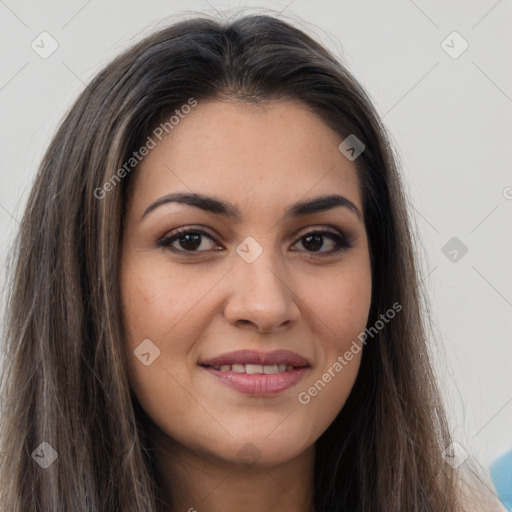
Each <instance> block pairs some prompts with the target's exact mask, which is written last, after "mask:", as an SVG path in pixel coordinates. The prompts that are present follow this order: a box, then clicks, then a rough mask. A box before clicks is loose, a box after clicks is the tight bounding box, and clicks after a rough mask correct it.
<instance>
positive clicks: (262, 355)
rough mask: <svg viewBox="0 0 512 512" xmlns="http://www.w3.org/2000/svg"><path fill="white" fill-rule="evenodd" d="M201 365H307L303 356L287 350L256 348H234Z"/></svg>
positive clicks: (307, 362)
mask: <svg viewBox="0 0 512 512" xmlns="http://www.w3.org/2000/svg"><path fill="white" fill-rule="evenodd" d="M199 364H200V365H201V366H222V365H228V364H229V365H232V364H261V365H274V364H286V365H291V366H295V367H303V366H309V361H308V360H307V359H305V358H304V357H302V356H300V355H299V354H296V353H295V352H290V351H289V350H274V351H272V352H259V351H257V350H236V351H234V352H227V353H226V354H222V355H220V356H218V357H214V358H213V359H208V360H207V361H203V362H201V363H199Z"/></svg>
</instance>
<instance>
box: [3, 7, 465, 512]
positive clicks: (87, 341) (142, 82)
mask: <svg viewBox="0 0 512 512" xmlns="http://www.w3.org/2000/svg"><path fill="white" fill-rule="evenodd" d="M190 98H194V99H195V100H196V101H198V102H200V101H202V100H215V99H236V100H242V101H247V102H255V103H257V102H261V101H267V100H279V99H294V100H300V101H301V102H303V103H304V104H306V105H307V106H309V108H311V109H312V111H314V112H315V113H317V114H318V115H319V116H320V117H321V118H322V119H323V120H324V122H325V123H326V124H328V125H329V126H330V127H331V128H332V129H334V130H335V131H336V132H337V133H339V135H340V136H341V137H343V138H345V137H347V136H348V135H350V134H353V135H356V136H357V138H358V139H360V140H361V141H362V142H363V143H364V145H365V148H366V149H365V151H364V152H363V153H362V154H361V155H360V156H359V158H357V160H355V164H356V167H357V172H358V176H359V180H360V184H361V190H362V194H363V206H364V218H365V223H366V230H367V234H368V240H369V244H370V256H371V266H372V279H373V282H372V286H373V292H372V304H371V309H370V314H369V319H368V325H369V326H372V325H374V324H375V323H376V322H377V321H378V320H379V318H380V315H382V314H383V313H385V312H386V311H387V310H388V309H389V308H390V307H391V305H392V304H394V303H399V304H401V305H402V306H403V309H402V311H401V312H400V313H399V314H397V315H396V317H395V318H394V319H393V320H392V321H390V322H389V323H388V324H387V325H386V326H385V328H384V329H381V330H379V332H378V334H377V335H375V337H374V338H372V340H371V341H370V342H369V343H367V345H366V346H365V349H364V351H363V357H362V361H361V367H360V371H359V374H358V377H357V379H356V383H355V385H354V387H353V390H352V392H351V394H350V396H349V398H348V401H347V402H346V404H345V405H344V407H343V408H342V410H341V411H340V413H339V414H338V416H337V418H336V419H335V421H334V422H333V423H332V424H331V425H330V427H329V428H328V429H327V430H326V431H325V432H324V434H323V435H322V436H321V437H320V439H319V440H318V441H317V443H316V462H315V472H314V493H315V495H314V496H315V507H316V512H327V511H333V510H336V511H348V510H350V511H360V512H363V511H364V512H369V511H371V512H376V511H382V512H404V511H408V512H413V511H418V512H419V511H432V512H439V511H442V510H444V511H448V512H450V511H455V510H457V505H456V488H455V481H456V480H455V474H454V471H453V470H452V468H451V467H450V465H448V464H446V463H445V462H444V460H443V457H442V455H441V453H442V451H443V449H444V448H445V447H446V446H447V445H448V444H449V443H450V435H449V431H448V427H447V422H446V419H445V412H444V410H443V406H442V404H441V400H440V397H439V391H438V389H437V386H436V381H435V378H434V375H433V372H432V369H431V365H430V363H429V350H428V345H427V337H428V336H427V333H428V329H427V328H426V321H425V316H426V315H425V312H424V304H425V301H426V296H425V292H424V290H423V288H422V284H421V279H420V274H421V271H420V268H419V265H418V256H417V254H416V251H417V244H416V242H415V237H416V235H415V231H414V230H413V229H412V222H411V218H410V217H409V213H408V212H409V205H408V200H407V195H406V192H405V190H404V186H403V184H402V180H401V178H400V175H399V169H398V165H397V160H396V158H395V155H394V152H393V151H392V146H391V143H390V139H389V136H388V135H387V134H386V130H385V128H384V126H383V125H382V124H381V121H380V120H379V118H378V115H377V113H376V111H375V109H374V107H373V106H372V103H371V101H370V99H369V97H368V95H367V94H366V92H365V91H364V90H363V88H362V87H361V86H360V85H359V84H358V82H357V81H356V80H355V79H354V78H353V77H352V75H351V74H350V73H349V71H348V70H347V69H346V68H345V67H344V66H343V65H342V63H340V61H339V60H338V59H337V58H335V57H334V55H332V54H331V53H330V52H329V51H328V50H326V49H325V48H324V47H322V46H321V45H320V44H319V43H317V42H315V41H314V40H313V39H311V38H310V37H309V36H308V35H306V34H305V33H304V32H303V31H302V30H299V29H298V28H295V27H294V26H292V24H291V23H289V22H284V21H282V20H280V19H277V18H276V17H273V16H268V15H250V16H244V17H240V18H238V19H234V20H231V21H229V22H227V21H226V22H220V21H218V20H215V19H211V18H209V17H207V16H201V17H196V18H191V19H188V20H181V21H179V22H176V23H174V24H173V25H171V26H169V27H166V28H164V29H160V30H159V31H158V32H156V33H154V34H152V35H150V36H149V37H146V38H145V39H143V40H142V41H141V42H139V43H137V44H136V45H134V46H133V47H132V48H130V49H129V50H127V51H125V52H124V53H123V54H122V55H120V56H119V57H117V58H116V59H115V60H114V61H113V62H112V63H110V64H109V65H108V66H107V67H106V68H105V69H103V70H102V71H101V72H100V73H99V74H98V75H97V76H96V77H95V78H94V79H93V80H92V82H91V83H90V84H89V85H88V86H87V87H86V89H85V90H84V91H83V92H82V93H81V95H80V96H79V98H78V99H77V100H76V102H75V103H74V105H73V106H72V108H71V109H70V110H69V112H68V114H67V115H66V117H65V119H64V120H63V122H62V124H61V125H60V127H59V129H58V131H57V133H56V134H55V136H54V138H53V140H52V142H51V144H50V146H49V148H48V150H47V152H46V155H45V156H44V159H43V161H42V164H41V166H40V169H39V172H38V174H37V176H36V178H35V182H34V185H33V188H32V191H31V194H30V197H29V199H28V203H27V207H26V210H25V212H24V216H23V219H22V221H21V227H20V230H19V235H18V238H17V240H16V245H15V246H14V249H13V251H14V252H13V258H14V266H13V268H12V270H10V275H11V276H12V277H11V282H10V289H11V292H10V294H9V297H8V301H7V308H6V320H7V323H6V329H5V336H4V346H3V356H4V368H3V373H2V395H1V396H2V404H1V405H2V410H1V413H2V423H1V431H0V443H1V444H0V447H1V451H2V454H1V466H0V470H1V474H0V477H1V481H0V502H1V503H2V504H3V507H4V508H5V509H6V510H9V511H10V512H22V511H23V512H26V511H28V510H45V511H46V510H52V511H59V512H60V511H64V510H72V511H73V512H80V511H83V512H85V511H87V512H100V511H102V512H103V511H105V510H108V511H123V512H129V511H137V512H141V511H157V510H162V508H161V507H162V504H161V503H160V502H159V500H158V496H159V489H158V482H159V480H158V475H157V474H156V472H155V468H154V465H153V459H152V457H151V453H150V451H149V450H148V449H147V448H148V442H147V441H148V439H147V432H146V420H147V418H145V415H144V411H142V410H141V407H140V406H139V404H138V402H137V399H136V398H135V396H134V394H133V393H132V391H131V390H130V386H129V382H128V379H127V373H126V371H125V368H126V361H125V359H124V356H123V339H124V328H123V315H122V311H121V300H120V291H119V289H120V286H119V284H120V283H119V261H120V242H121V233H122V226H123V212H124V207H125V204H126V193H127V187H128V184H129V182H130V179H131V176H133V174H134V172H136V168H133V169H132V168H131V167H126V162H127V161H129V159H130V157H131V156H132V155H133V152H134V151H137V149H138V148H140V147H141V146H142V145H143V144H144V142H145V141H146V140H147V137H148V135H149V134H151V133H152V130H153V129H154V127H155V126H157V124H158V123H159V122H160V121H161V119H162V118H163V117H164V116H166V115H171V114H172V112H174V111H175V110H176V109H179V108H180V107H181V106H182V105H184V104H186V103H187V102H188V101H189V99H190ZM123 166H124V169H125V172H124V173H120V172H119V170H120V169H121V168H123ZM115 176H117V178H115ZM107 182H109V183H110V186H105V184H106V183H107ZM41 443H48V445H50V447H52V448H53V449H54V450H55V451H56V453H57V454H58V458H57V459H56V460H55V462H53V464H51V465H49V467H47V468H45V469H44V468H42V467H41V466H40V465H39V464H37V463H36V459H37V456H39V457H43V456H44V457H48V456H49V454H51V453H52V452H51V450H50V448H49V447H48V446H47V445H43V446H42V447H41V446H40V445H41ZM37 450H39V452H37ZM46 460H48V459H46Z"/></svg>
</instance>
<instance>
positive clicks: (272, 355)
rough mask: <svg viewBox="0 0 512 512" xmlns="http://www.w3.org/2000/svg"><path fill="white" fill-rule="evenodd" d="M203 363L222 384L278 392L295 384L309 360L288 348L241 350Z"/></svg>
mask: <svg viewBox="0 0 512 512" xmlns="http://www.w3.org/2000/svg"><path fill="white" fill-rule="evenodd" d="M199 364H200V366H202V367H204V368H205V369H206V370H207V371H208V373H210V374H211V375H212V376H213V377H215V378H216V379H217V381H219V382H221V383H222V384H225V385H227V386H228V387H231V388H232V389H235V390H236V391H238V392H241V393H245V394H249V395H257V396H264V395H275V394H277V393H280V392H282V391H285V390H287V389H288V388H291V387H292V386H294V385H296V384H297V383H298V382H299V381H300V380H301V379H302V378H303V377H304V374H305V373H306V372H307V371H308V369H309V368H310V364H309V361H308V360H307V359H305V358H303V357H302V356H299V355H298V354H296V353H295V352H290V351H289V350H275V351H273V352H258V351H254V350H239V351H236V352H229V353H227V354H223V355H221V356H218V357H215V358H213V359H208V360H207V361H204V362H202V363H199Z"/></svg>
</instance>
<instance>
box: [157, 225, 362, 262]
mask: <svg viewBox="0 0 512 512" xmlns="http://www.w3.org/2000/svg"><path fill="white" fill-rule="evenodd" d="M190 234H194V235H197V234H200V235H204V236H206V237H207V238H209V239H210V240H212V241H213V242H215V240H214V239H213V238H212V237H211V236H210V235H209V234H208V233H206V232H205V231H203V230H202V229H192V228H178V229H176V230H174V231H172V232H171V233H169V235H167V236H164V237H162V238H160V239H159V240H158V241H157V245H158V246H159V247H162V248H164V249H168V250H170V251H172V252H174V253H179V254H183V253H189V254H191V255H192V254H196V253H201V252H206V251H198V250H192V251H187V250H185V249H176V248H172V247H171V245H172V244H173V243H174V242H175V241H177V240H178V239H179V238H180V237H183V236H185V235H190ZM312 235H320V236H326V237H328V238H330V239H331V240H333V241H334V242H335V243H336V247H335V248H334V249H332V250H330V251H327V252H325V251H305V252H308V253H310V254H313V255H316V254H318V255H320V256H321V257H324V256H329V255H332V254H335V253H338V252H341V251H346V250H348V249H351V248H352V247H353V243H352V240H351V239H350V238H349V237H347V236H346V235H338V234H336V233H333V232H331V231H326V230H316V231H315V230H313V231H309V232H307V233H305V234H304V235H302V236H301V237H300V238H299V239H298V240H297V242H299V241H301V240H303V239H305V238H307V237H308V236H312ZM297 242H296V243H297ZM294 245H295V244H294ZM299 252H300V251H299Z"/></svg>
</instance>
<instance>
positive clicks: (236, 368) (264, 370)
mask: <svg viewBox="0 0 512 512" xmlns="http://www.w3.org/2000/svg"><path fill="white" fill-rule="evenodd" d="M214 368H215V369H216V370H220V371H221V372H230V371H231V372H233V373H248V374H250V375H257V374H266V375H269V374H273V373H282V372H289V371H291V370H293V368H294V367H293V365H291V364H265V365H261V364H233V365H230V364H223V365H221V366H214Z"/></svg>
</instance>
